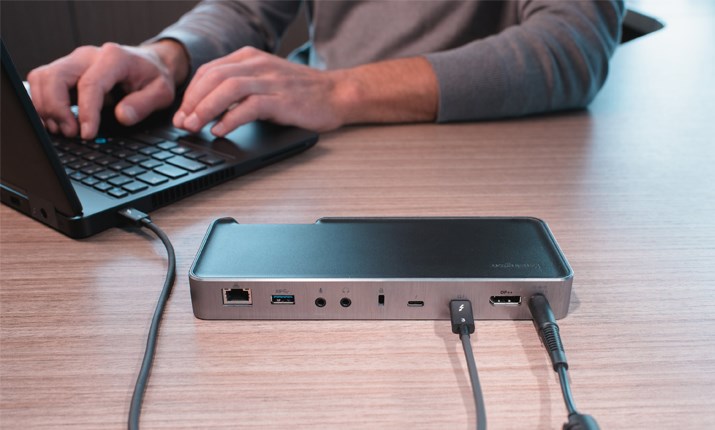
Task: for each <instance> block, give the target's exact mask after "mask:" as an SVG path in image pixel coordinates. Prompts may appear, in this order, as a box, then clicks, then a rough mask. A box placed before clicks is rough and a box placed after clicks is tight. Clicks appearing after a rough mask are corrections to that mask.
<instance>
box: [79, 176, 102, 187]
mask: <svg viewBox="0 0 715 430" xmlns="http://www.w3.org/2000/svg"><path fill="white" fill-rule="evenodd" d="M99 182H100V181H99V179H97V178H93V177H92V176H88V177H86V178H84V179H82V183H83V184H85V185H89V186H90V187H91V186H93V185H96V184H98V183H99Z"/></svg>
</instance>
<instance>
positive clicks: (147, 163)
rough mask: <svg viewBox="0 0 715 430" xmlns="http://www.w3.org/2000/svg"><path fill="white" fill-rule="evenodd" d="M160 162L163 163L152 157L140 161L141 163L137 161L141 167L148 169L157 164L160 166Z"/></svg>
mask: <svg viewBox="0 0 715 430" xmlns="http://www.w3.org/2000/svg"><path fill="white" fill-rule="evenodd" d="M162 164H164V163H162V162H161V161H159V160H154V159H152V158H150V159H148V160H146V161H142V162H141V163H139V165H140V166H142V167H143V168H145V169H148V170H151V169H154V168H155V167H159V166H161V165H162Z"/></svg>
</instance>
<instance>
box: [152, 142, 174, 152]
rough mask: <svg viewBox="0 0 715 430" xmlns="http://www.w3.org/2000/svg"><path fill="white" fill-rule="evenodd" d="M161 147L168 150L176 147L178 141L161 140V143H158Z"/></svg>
mask: <svg viewBox="0 0 715 430" xmlns="http://www.w3.org/2000/svg"><path fill="white" fill-rule="evenodd" d="M156 146H158V147H159V148H161V149H163V150H165V151H168V150H169V149H171V148H176V147H177V146H178V143H176V142H161V143H160V144H158V145H156Z"/></svg>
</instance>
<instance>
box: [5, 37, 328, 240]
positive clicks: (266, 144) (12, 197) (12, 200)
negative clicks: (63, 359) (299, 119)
mask: <svg viewBox="0 0 715 430" xmlns="http://www.w3.org/2000/svg"><path fill="white" fill-rule="evenodd" d="M0 45H2V88H1V90H0V98H2V106H1V107H0V114H1V115H2V117H1V119H0V129H1V133H0V134H1V137H0V161H1V165H0V177H1V179H2V180H1V183H0V192H1V197H2V202H3V203H4V204H6V205H8V206H10V207H12V208H14V209H17V210H18V211H20V212H22V213H25V214H27V215H29V216H31V217H32V218H35V219H36V220H39V221H40V222H42V223H44V224H47V225H49V226H50V227H52V228H55V229H57V230H59V231H61V232H62V233H64V234H66V235H68V236H70V237H74V238H81V237H87V236H90V235H93V234H96V233H99V232H101V231H103V230H106V229H108V228H110V227H114V226H116V225H118V224H120V223H121V222H122V221H121V219H120V217H119V216H118V215H117V212H118V211H119V210H121V209H123V208H127V207H132V208H135V209H138V210H140V211H143V212H150V211H152V210H154V209H156V208H159V207H161V206H165V205H168V204H170V203H172V202H175V201H177V200H179V199H181V198H183V197H185V196H188V195H190V194H194V193H196V192H199V191H201V190H204V189H206V188H209V187H211V186H213V185H215V184H218V183H221V182H224V181H227V180H229V179H232V178H235V177H237V176H240V175H243V174H245V173H248V172H250V171H252V170H256V169H259V168H261V167H263V166H266V165H268V164H271V163H274V162H276V161H279V160H282V159H284V158H287V157H290V156H291V155H294V154H297V153H299V152H301V151H304V150H305V149H307V148H310V147H311V146H313V145H314V144H315V143H316V142H317V140H318V135H317V134H315V133H313V132H310V131H307V130H302V129H299V128H295V127H284V126H279V125H275V124H270V123H266V122H254V123H250V124H246V125H244V126H242V127H239V128H238V129H237V130H235V131H234V132H232V133H230V134H228V135H227V136H226V138H215V137H213V136H212V135H211V134H210V133H209V132H208V130H209V128H210V126H211V124H209V125H208V126H207V127H205V128H204V129H203V130H202V132H200V133H198V134H189V133H188V132H186V131H183V130H179V129H176V128H174V127H172V126H171V125H170V124H171V120H170V118H171V112H170V111H169V112H163V113H158V114H156V115H154V116H153V117H152V118H150V119H149V120H147V121H143V122H142V123H141V125H139V126H135V127H132V128H126V127H120V126H118V125H117V124H116V123H115V124H112V121H111V118H110V117H107V118H105V119H104V120H103V122H102V127H101V129H100V134H99V137H97V138H96V139H93V140H91V141H85V140H81V139H79V138H77V139H68V138H64V137H61V136H54V135H49V134H48V133H47V132H46V131H45V129H44V127H43V126H42V122H41V120H40V118H39V116H38V115H37V112H36V111H35V108H34V106H33V105H32V101H31V100H30V98H29V96H28V94H27V92H26V91H25V87H24V85H23V82H22V80H21V79H20V77H19V76H18V74H17V71H16V69H15V67H14V66H13V63H12V60H11V59H10V56H9V54H8V52H7V50H6V48H5V45H4V43H2V42H1V41H0ZM110 116H111V115H110Z"/></svg>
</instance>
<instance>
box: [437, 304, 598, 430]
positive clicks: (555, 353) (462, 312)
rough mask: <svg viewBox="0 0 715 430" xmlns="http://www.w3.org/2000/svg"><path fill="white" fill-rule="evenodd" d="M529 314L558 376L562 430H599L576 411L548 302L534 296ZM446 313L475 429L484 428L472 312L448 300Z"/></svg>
mask: <svg viewBox="0 0 715 430" xmlns="http://www.w3.org/2000/svg"><path fill="white" fill-rule="evenodd" d="M529 311H530V312H531V316H532V318H533V320H534V327H536V331H537V332H538V333H539V337H540V338H541V342H542V343H543V345H544V348H545V349H546V351H547V352H548V353H549V358H550V359H551V364H552V365H553V367H554V371H555V372H556V373H557V374H558V375H559V384H560V385H561V393H562V395H563V397H564V403H565V404H566V410H567V412H568V422H566V423H564V425H563V430H599V427H598V423H597V422H596V420H595V419H594V418H593V417H592V416H590V415H586V414H581V413H579V412H578V411H577V410H576V406H575V404H574V400H573V394H572V393H571V385H570V383H569V379H568V367H569V365H568V362H567V361H566V353H565V352H564V347H563V343H562V342H561V336H560V334H559V326H558V324H556V318H555V317H554V313H553V311H552V310H551V306H550V305H549V301H548V300H547V299H546V296H544V295H543V294H535V295H534V296H532V297H531V298H530V299H529ZM449 313H450V318H451V320H452V333H455V334H459V338H460V339H461V341H462V347H463V349H464V354H465V356H466V359H467V367H468V369H469V377H470V380H471V384H472V394H473V396H474V404H475V407H476V411H477V427H476V428H477V430H485V429H486V428H487V417H486V412H485V408H484V399H483V396H482V389H481V386H480V384H479V376H478V375H477V365H476V362H475V359H474V353H473V352H472V344H471V341H470V336H469V335H470V334H472V333H474V331H475V323H474V313H473V311H472V304H471V302H470V301H469V300H452V301H451V302H450V303H449Z"/></svg>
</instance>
